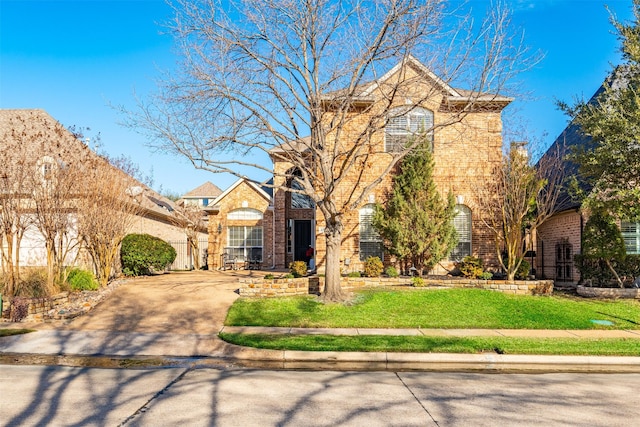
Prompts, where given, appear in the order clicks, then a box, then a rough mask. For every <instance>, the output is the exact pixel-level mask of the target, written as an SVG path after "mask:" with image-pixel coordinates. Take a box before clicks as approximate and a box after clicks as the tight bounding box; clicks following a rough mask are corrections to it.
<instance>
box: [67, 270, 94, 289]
mask: <svg viewBox="0 0 640 427" xmlns="http://www.w3.org/2000/svg"><path fill="white" fill-rule="evenodd" d="M67 283H68V284H69V287H70V288H71V290H72V291H95V290H97V289H98V288H99V287H100V285H99V284H98V281H97V280H96V277H95V276H94V275H93V273H92V272H90V271H87V270H82V269H79V268H74V269H73V270H71V271H69V274H68V275H67Z"/></svg>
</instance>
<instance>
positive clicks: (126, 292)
mask: <svg viewBox="0 0 640 427" xmlns="http://www.w3.org/2000/svg"><path fill="white" fill-rule="evenodd" d="M263 274H264V273H262V272H259V271H190V272H171V273H168V274H163V275H158V276H150V277H141V278H135V279H130V280H127V281H126V282H125V283H123V284H122V285H120V286H119V287H118V288H117V289H116V290H115V291H114V292H113V293H112V294H111V295H110V296H109V297H108V298H106V299H105V300H104V301H103V302H102V303H100V304H99V305H98V306H96V307H95V308H94V309H93V310H91V311H90V312H89V313H87V314H85V315H83V316H81V317H78V318H76V319H74V320H73V321H71V322H69V323H66V324H64V325H59V326H58V329H65V330H71V331H115V332H137V333H171V334H185V335H186V334H217V333H218V332H219V331H220V329H222V327H223V324H224V319H225V317H226V315H227V311H228V310H229V307H230V306H231V304H232V303H233V301H235V299H236V298H237V297H238V295H237V294H236V292H235V290H236V289H238V279H241V278H243V277H250V276H251V275H261V276H262V275H263Z"/></svg>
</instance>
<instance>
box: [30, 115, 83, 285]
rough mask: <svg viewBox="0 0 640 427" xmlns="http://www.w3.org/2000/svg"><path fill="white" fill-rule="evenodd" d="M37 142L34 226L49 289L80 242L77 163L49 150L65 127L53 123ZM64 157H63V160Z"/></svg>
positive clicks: (60, 279) (69, 156)
mask: <svg viewBox="0 0 640 427" xmlns="http://www.w3.org/2000/svg"><path fill="white" fill-rule="evenodd" d="M48 131H49V132H50V133H48V134H46V135H45V136H44V137H43V138H42V139H41V140H39V141H38V143H37V144H34V146H35V147H36V148H35V149H36V150H37V152H38V161H37V162H36V170H35V171H34V173H33V174H32V175H31V177H32V179H33V181H32V182H33V183H32V185H31V201H32V204H33V210H34V225H35V227H36V228H37V229H38V231H39V232H40V234H41V235H42V237H43V239H44V244H45V249H46V254H47V287H48V290H49V292H53V291H54V290H55V288H56V286H57V285H58V284H60V283H62V282H63V281H64V280H65V276H64V274H65V266H67V265H71V264H73V263H74V262H75V259H76V256H77V250H78V247H79V244H80V240H79V239H78V235H77V232H76V227H75V220H74V212H75V210H76V197H77V195H78V193H79V191H80V189H79V183H80V182H81V181H80V179H81V177H82V170H81V167H80V163H79V162H77V161H70V160H69V159H74V157H75V156H74V155H73V153H71V152H68V151H67V150H65V149H64V148H63V147H61V151H59V152H57V153H55V154H53V155H50V154H49V153H52V152H51V151H50V150H49V149H48V148H47V146H46V145H47V143H48V141H59V140H60V139H62V138H61V137H60V135H61V132H65V130H64V129H63V128H62V127H61V126H59V125H57V124H55V125H52V127H51V128H49V129H48ZM63 159H64V160H63Z"/></svg>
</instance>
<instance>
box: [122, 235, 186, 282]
mask: <svg viewBox="0 0 640 427" xmlns="http://www.w3.org/2000/svg"><path fill="white" fill-rule="evenodd" d="M175 259H176V250H175V249H174V248H173V246H171V245H170V244H169V243H167V242H165V241H164V240H162V239H160V238H158V237H155V236H151V235H149V234H129V235H127V236H126V237H125V238H124V240H123V241H122V248H121V249H120V260H121V262H122V272H123V273H124V274H126V275H127V276H141V275H145V274H150V273H151V272H152V271H153V270H164V269H166V268H167V267H168V266H170V265H171V263H173V261H174V260H175Z"/></svg>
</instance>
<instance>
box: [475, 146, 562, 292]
mask: <svg viewBox="0 0 640 427" xmlns="http://www.w3.org/2000/svg"><path fill="white" fill-rule="evenodd" d="M562 154H563V151H562V149H561V147H560V146H555V148H553V149H551V150H549V151H548V152H547V153H546V154H545V155H544V156H543V157H542V158H541V159H540V160H539V161H538V164H537V165H534V164H532V160H531V153H530V149H529V146H528V145H527V144H526V143H523V142H520V143H511V145H510V147H509V149H508V151H507V152H506V153H505V154H504V156H503V159H502V163H501V164H500V165H499V166H497V167H496V169H495V171H494V176H495V178H496V179H495V181H493V182H492V183H489V185H485V186H483V187H479V188H478V191H479V193H480V197H479V198H478V201H479V204H480V209H481V210H483V211H485V212H491V213H493V214H492V215H486V216H484V217H483V222H484V223H485V224H486V225H487V227H488V228H489V229H490V230H491V233H492V235H493V236H494V239H495V243H496V252H497V253H496V254H497V256H498V261H499V262H500V265H501V267H502V268H503V269H504V271H505V272H506V274H507V280H514V278H515V274H516V272H517V271H518V269H519V268H520V265H521V264H522V261H523V258H524V251H525V244H526V239H527V234H529V236H533V235H535V232H536V230H537V229H538V227H539V226H540V225H541V224H542V223H544V222H545V221H546V220H547V219H548V218H549V217H550V216H551V215H552V214H553V213H555V212H556V209H557V208H558V206H559V205H560V204H561V201H562V200H561V197H563V195H564V194H566V193H565V192H563V191H562V188H563V184H564V167H563V164H562ZM529 238H531V237H529ZM503 251H504V252H503Z"/></svg>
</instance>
